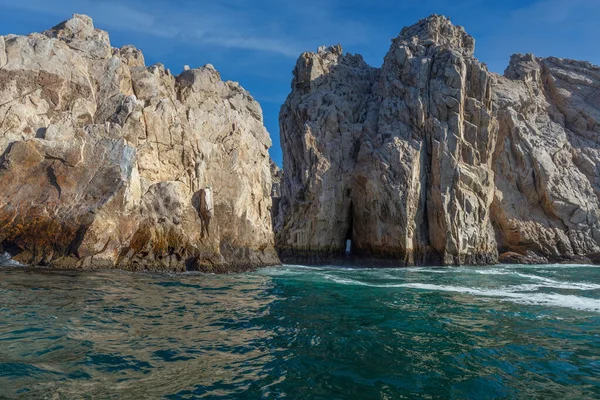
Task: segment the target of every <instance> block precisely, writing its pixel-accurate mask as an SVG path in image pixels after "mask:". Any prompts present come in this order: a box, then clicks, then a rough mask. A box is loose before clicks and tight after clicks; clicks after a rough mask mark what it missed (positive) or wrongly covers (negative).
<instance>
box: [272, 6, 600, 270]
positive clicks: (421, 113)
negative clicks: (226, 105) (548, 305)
mask: <svg viewBox="0 0 600 400" xmlns="http://www.w3.org/2000/svg"><path fill="white" fill-rule="evenodd" d="M474 46H475V41H474V39H473V38H472V37H471V36H469V35H468V34H467V33H466V32H465V31H464V29H463V28H462V27H457V26H454V25H452V24H451V22H450V21H449V20H448V19H446V18H444V17H441V16H431V17H429V18H427V19H424V20H422V21H420V22H419V23H417V24H416V25H414V26H412V27H409V28H405V29H403V30H402V32H401V33H400V35H399V36H398V37H397V38H396V39H394V40H393V41H392V45H391V48H390V50H389V52H388V54H387V55H386V57H385V60H384V63H383V65H382V67H381V68H372V67H370V66H368V65H367V64H366V63H365V62H364V61H363V59H362V57H361V56H359V55H350V54H344V53H343V52H342V49H341V47H340V46H334V47H329V48H320V49H319V51H318V52H316V53H304V54H302V55H301V57H300V58H299V60H298V62H297V65H296V67H295V69H294V79H293V82H292V93H291V94H290V95H289V97H288V99H287V101H286V102H285V104H284V105H283V107H282V109H281V113H280V126H281V142H282V147H283V154H284V158H283V159H284V171H285V174H284V180H283V185H282V196H283V197H282V199H281V201H280V209H281V210H282V211H281V212H280V218H282V220H281V222H280V223H279V224H276V227H277V232H276V242H277V246H278V249H279V251H280V255H281V256H282V257H283V259H284V260H299V261H309V262H310V261H312V262H318V261H325V260H331V259H332V258H335V257H338V256H342V255H344V252H345V250H346V243H347V241H348V240H350V241H351V244H352V254H353V255H355V256H358V257H368V258H383V259H388V260H392V262H393V263H394V264H396V265H420V264H444V265H457V264H487V263H496V262H498V260H503V261H514V262H546V261H570V260H577V261H590V260H592V261H594V260H596V254H597V253H598V252H599V251H600V247H599V244H600V231H599V227H598V218H599V216H600V210H599V203H598V201H599V200H598V199H599V193H598V190H599V189H600V186H599V184H600V180H599V172H600V171H599V169H598V168H599V166H600V164H599V162H598V161H600V159H599V158H598V157H599V154H600V153H599V151H600V144H599V142H600V69H599V68H597V67H594V66H592V65H590V64H589V63H582V62H576V61H569V60H562V59H556V58H549V59H537V58H535V57H533V56H531V55H528V56H514V57H513V59H512V60H511V63H510V66H509V68H508V69H507V71H506V73H505V76H499V75H496V74H494V73H491V72H489V71H488V70H487V67H486V66H485V65H484V64H482V63H481V62H479V61H478V60H477V59H476V58H475V57H474Z"/></svg>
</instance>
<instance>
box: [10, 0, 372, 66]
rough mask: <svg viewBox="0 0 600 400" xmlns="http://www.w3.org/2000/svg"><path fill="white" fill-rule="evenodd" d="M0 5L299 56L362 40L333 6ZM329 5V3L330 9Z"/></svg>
mask: <svg viewBox="0 0 600 400" xmlns="http://www.w3.org/2000/svg"><path fill="white" fill-rule="evenodd" d="M0 7H9V8H19V9H24V10H29V11H33V12H38V13H45V14H51V15H56V16H57V18H61V19H64V18H67V17H68V16H69V15H70V14H72V13H74V12H77V13H82V14H87V15H90V16H91V17H92V18H93V19H94V22H95V23H96V25H97V26H99V27H101V28H105V29H119V30H125V31H131V32H138V33H144V34H147V35H153V36H157V37H168V38H172V39H174V40H181V41H192V42H197V43H200V44H208V45H214V46H222V47H224V48H231V49H245V50H254V51H260V52H269V53H274V54H278V55H280V56H284V57H288V58H296V57H298V55H299V54H300V53H302V51H306V50H312V49H313V47H314V48H315V49H316V47H317V46H318V45H321V44H331V43H321V40H325V39H324V38H325V37H336V38H337V37H339V38H340V41H341V40H342V39H344V41H345V42H346V43H348V42H349V43H352V42H364V41H365V38H366V37H367V32H366V29H365V27H364V26H363V25H362V24H358V23H354V22H353V21H348V20H342V19H339V18H333V16H332V15H335V13H334V12H333V7H334V6H333V5H332V4H328V3H327V2H325V1H322V2H311V1H310V0H308V1H306V2H304V3H296V2H285V1H281V2H280V1H273V0H262V1H258V2H252V1H244V0H213V1H198V2H195V3H188V9H187V10H184V9H181V7H180V8H175V7H173V6H172V5H171V4H170V2H167V1H159V0H150V1H143V2H142V1H141V0H130V1H121V2H116V1H114V0H54V1H47V0H0ZM329 7H331V8H329Z"/></svg>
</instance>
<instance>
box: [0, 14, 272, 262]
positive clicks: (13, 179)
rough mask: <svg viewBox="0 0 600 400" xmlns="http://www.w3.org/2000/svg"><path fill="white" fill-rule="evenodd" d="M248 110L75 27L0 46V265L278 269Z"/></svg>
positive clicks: (198, 73) (77, 18)
mask: <svg viewBox="0 0 600 400" xmlns="http://www.w3.org/2000/svg"><path fill="white" fill-rule="evenodd" d="M270 146H271V140H270V137H269V134H268V132H267V130H266V129H265V127H264V124H263V118H262V111H261V108H260V105H259V104H258V103H257V102H256V101H255V100H254V99H253V98H252V97H251V96H250V94H249V93H248V92H246V91H245V90H244V89H243V88H242V87H241V86H240V85H239V84H238V83H236V82H224V81H222V80H221V77H220V75H219V73H218V72H217V71H216V70H215V68H214V67H213V66H212V65H210V64H209V65H206V66H204V67H201V68H197V69H189V68H187V69H185V71H184V72H183V73H182V74H180V75H179V76H173V75H171V73H170V72H169V70H168V69H165V67H164V65H162V64H155V65H153V66H150V67H146V66H145V63H144V57H143V54H142V52H141V51H140V50H138V49H136V48H135V47H133V46H124V47H122V48H112V47H111V45H110V40H109V36H108V33H107V32H105V31H102V30H100V29H96V28H95V27H94V24H93V21H92V19H91V18H89V17H88V16H84V15H77V14H75V15H74V16H73V18H71V19H69V20H67V21H65V22H63V23H61V24H59V25H57V26H55V27H54V28H52V29H49V30H47V31H46V32H44V33H32V34H30V35H27V36H18V35H9V36H6V37H4V36H0V254H1V253H2V252H4V251H6V252H8V253H10V254H11V255H12V256H14V259H15V260H17V261H19V262H22V263H28V264H41V265H49V266H54V267H64V268H97V267H104V268H115V267H118V268H126V269H156V270H170V271H183V270H196V269H202V270H209V271H213V272H214V271H232V270H239V269H246V268H249V267H256V266H263V265H273V264H277V263H278V262H279V260H278V259H277V256H276V253H275V249H274V247H273V231H272V224H271V221H272V220H271V204H272V203H271V196H270V192H271V174H270V169H269V155H268V148H269V147H270Z"/></svg>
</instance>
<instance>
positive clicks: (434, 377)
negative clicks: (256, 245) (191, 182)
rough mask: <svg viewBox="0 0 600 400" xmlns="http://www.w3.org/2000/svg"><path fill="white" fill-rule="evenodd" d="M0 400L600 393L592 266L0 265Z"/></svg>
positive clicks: (599, 284)
mask: <svg viewBox="0 0 600 400" xmlns="http://www.w3.org/2000/svg"><path fill="white" fill-rule="evenodd" d="M0 398H32V399H33V398H35V399H38V398H53V399H54V398H65V399H71V398H98V399H104V398H115V399H117V398H119V399H129V398H130V399H137V398H165V399H191V398H211V399H212V398H215V399H231V398H246V399H259V398H264V399H278V398H286V399H399V398H423V399H438V398H439V399H442V398H457V399H463V398H472V399H496V398H522V399H533V398H539V399H548V398H560V399H567V398H572V399H583V398H600V269H599V268H596V267H590V266H557V265H547V266H539V267H523V266H500V267H485V268H484V267H481V268H445V269H437V268H407V269H344V268H334V267H332V268H327V267H323V268H306V267H301V266H285V267H280V268H269V269H263V270H260V271H258V272H255V273H248V274H241V275H225V276H215V275H179V276H165V275H151V274H129V273H125V272H64V271H63V272H60V271H44V270H36V269H24V268H14V267H5V268H1V269H0Z"/></svg>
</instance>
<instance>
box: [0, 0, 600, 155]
mask: <svg viewBox="0 0 600 400" xmlns="http://www.w3.org/2000/svg"><path fill="white" fill-rule="evenodd" d="M73 13H84V14H88V15H90V16H91V17H92V18H93V19H94V21H95V24H96V26H97V27H99V28H101V29H105V30H108V31H109V33H110V36H111V41H112V44H113V46H122V45H125V44H133V45H135V46H136V47H138V48H140V49H142V50H143V52H144V55H145V57H146V62H147V64H148V65H150V64H153V63H156V62H162V63H163V64H165V65H166V66H167V67H168V68H170V69H171V71H172V72H173V73H176V74H177V73H179V72H180V71H181V70H182V69H183V66H184V65H186V64H188V65H190V66H192V67H196V66H201V65H204V64H207V63H211V64H213V65H215V67H216V68H217V69H218V70H219V71H220V72H221V75H222V77H223V78H224V79H227V80H235V81H239V82H240V83H241V84H242V86H244V87H245V88H246V89H247V90H249V91H250V92H251V93H252V95H253V96H254V97H255V98H256V99H257V100H258V101H259V102H260V103H261V105H262V108H263V112H264V117H265V124H266V126H267V129H268V130H269V132H270V133H271V137H272V138H273V148H272V149H271V155H272V157H273V159H274V160H275V161H276V162H277V163H278V164H280V165H281V149H280V148H279V126H278V122H277V118H278V113H279V107H280V106H281V104H282V103H283V101H284V100H285V98H286V96H287V94H288V93H289V91H290V83H291V78H292V69H293V67H294V65H295V62H296V59H297V57H298V56H299V55H300V53H301V52H303V51H314V50H316V49H317V47H319V46H320V45H331V44H337V43H340V44H342V46H343V48H344V50H345V51H348V52H350V53H360V54H362V55H363V56H364V58H365V60H366V61H367V62H368V63H369V64H371V65H373V66H379V65H381V62H382V60H383V57H384V55H385V53H386V52H387V50H388V47H389V44H390V39H391V38H393V37H395V36H397V35H398V33H399V32H400V30H401V29H402V27H404V26H407V25H411V24H413V23H415V22H416V21H418V20H419V19H421V18H424V17H426V16H428V15H430V14H433V13H437V14H443V15H446V16H449V17H450V18H451V19H452V21H453V22H454V23H455V24H458V25H462V26H464V27H465V28H466V29H467V32H469V33H470V34H471V35H472V36H474V37H475V39H476V55H477V57H478V58H479V59H480V60H481V61H483V62H485V63H487V64H488V66H489V68H490V69H491V70H492V71H495V72H499V73H501V72H503V70H504V68H505V67H506V66H507V65H508V61H509V57H510V55H511V54H513V53H517V52H520V53H526V52H532V53H534V54H536V55H537V56H549V55H553V56H557V57H565V58H574V59H583V60H587V61H590V62H592V63H593V64H596V65H600V42H599V40H600V0H502V1H495V0H456V1H449V0H445V1H443V0H420V1H418V0H417V1H415V0H410V1H403V0H396V1H393V0H378V1H370V0H360V1H359V0H301V1H298V0H294V1H287V0H254V1H250V0H210V1H209V0H196V1H193V0H144V1H141V0H120V1H113V0H0V34H8V33H16V34H26V33H29V32H33V31H42V30H45V29H48V28H50V27H51V26H53V25H55V24H57V23H59V22H61V21H63V20H65V19H67V18H68V17H69V16H70V15H71V14H73Z"/></svg>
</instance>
